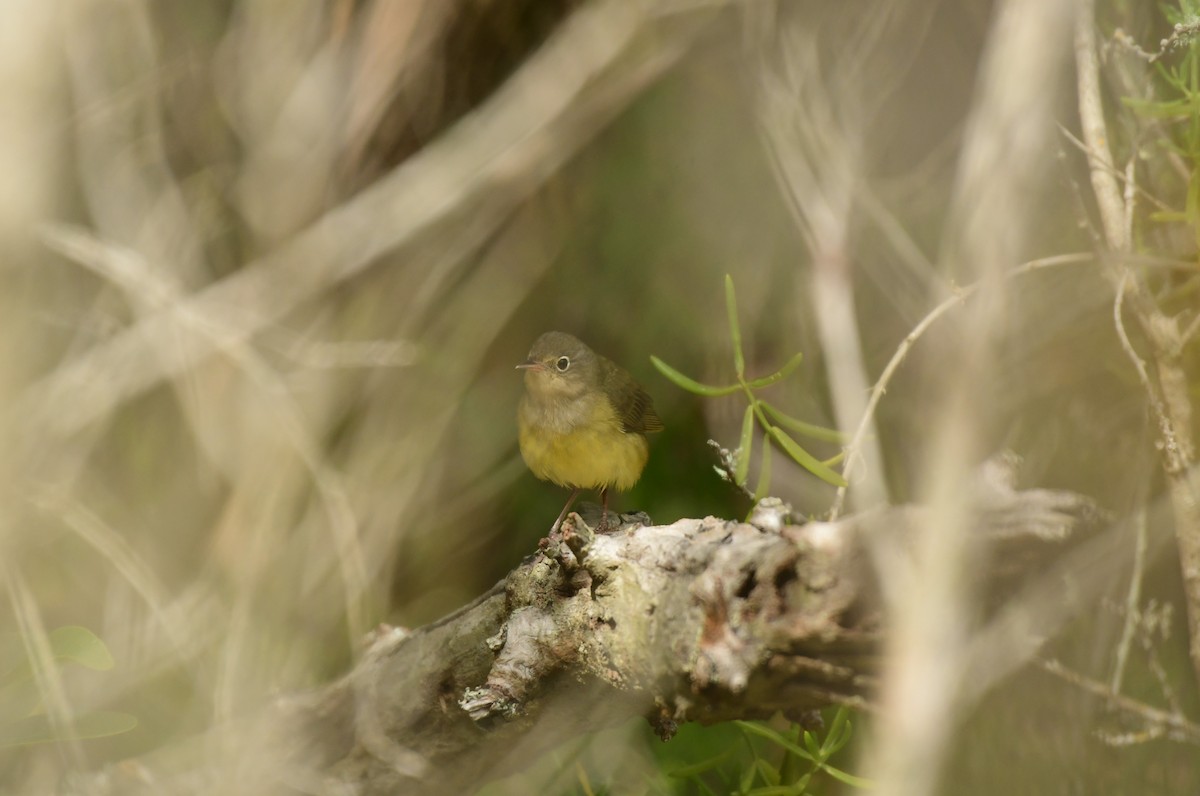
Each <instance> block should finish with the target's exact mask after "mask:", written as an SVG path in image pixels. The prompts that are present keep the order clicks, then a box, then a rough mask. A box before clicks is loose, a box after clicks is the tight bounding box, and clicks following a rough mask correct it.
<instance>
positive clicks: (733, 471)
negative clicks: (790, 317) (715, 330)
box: [650, 274, 846, 501]
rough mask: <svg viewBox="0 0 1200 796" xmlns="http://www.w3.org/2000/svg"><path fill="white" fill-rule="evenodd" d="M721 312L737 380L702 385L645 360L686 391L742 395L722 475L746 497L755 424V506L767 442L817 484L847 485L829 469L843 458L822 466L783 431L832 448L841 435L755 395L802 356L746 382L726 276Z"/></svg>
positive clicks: (763, 488) (765, 485) (766, 470)
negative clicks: (734, 441)
mask: <svg viewBox="0 0 1200 796" xmlns="http://www.w3.org/2000/svg"><path fill="white" fill-rule="evenodd" d="M725 309H726V312H727V314H728V316H729V334H730V337H731V339H732V340H733V369H734V374H735V376H736V379H737V381H736V383H734V384H728V385H721V386H712V385H709V384H702V383H701V382H698V381H696V380H695V379H693V378H691V377H690V376H686V375H684V374H683V373H681V372H679V371H678V370H676V369H675V368H673V367H671V366H670V365H668V364H667V363H666V362H663V361H662V360H661V359H659V358H658V357H655V356H652V357H650V361H651V362H652V363H654V367H655V368H657V369H658V372H659V373H661V374H662V375H664V376H666V377H667V378H668V379H670V380H671V381H672V382H674V383H675V384H676V385H677V386H679V387H681V388H683V389H685V390H687V391H688V392H692V393H695V394H697V395H703V396H706V397H709V398H716V397H720V396H723V395H733V394H734V393H737V392H741V393H743V394H744V395H745V396H746V401H747V405H746V412H745V414H744V415H743V417H742V433H741V437H740V438H739V440H738V447H737V448H736V449H735V450H734V451H733V452H732V453H730V454H728V455H723V458H724V459H727V460H726V461H723V462H722V464H723V466H724V469H723V470H722V475H724V476H726V477H727V478H729V480H731V481H733V482H734V483H735V484H737V485H738V486H739V487H741V488H743V489H745V490H746V491H747V492H750V490H749V488H748V487H747V485H746V482H747V480H748V479H749V475H750V456H751V454H752V449H753V447H754V425H755V422H756V421H757V423H758V425H759V426H760V427H761V428H762V430H763V432H764V433H765V437H764V444H763V447H762V452H761V454H760V456H761V463H760V467H759V473H758V484H757V485H756V486H755V488H754V490H753V492H752V494H753V497H754V499H755V500H756V501H757V500H761V499H762V498H764V497H766V496H767V494H768V493H769V491H770V488H771V448H772V445H771V443H774V445H776V446H778V447H779V448H780V450H782V451H783V452H784V453H786V454H787V455H788V456H790V457H791V458H792V460H793V461H795V462H796V463H797V464H799V465H800V466H801V467H803V468H804V469H805V470H808V471H809V472H810V473H812V474H813V475H815V476H817V477H818V478H820V479H821V480H822V481H825V482H826V483H828V484H832V485H834V486H838V487H843V486H846V480H845V479H844V478H842V476H841V474H840V473H838V472H837V471H836V470H834V469H833V466H835V465H836V464H838V463H839V462H840V461H841V459H842V456H843V454H838V455H837V456H835V457H833V458H831V459H828V460H825V461H822V460H820V459H818V458H817V457H815V456H813V455H812V454H811V453H809V452H808V451H807V450H805V449H804V448H803V447H802V446H801V445H800V443H798V442H796V440H795V438H794V437H792V436H791V434H789V433H788V432H789V431H790V432H793V433H795V434H799V435H801V436H805V437H809V438H811V439H815V440H818V441H821V442H832V443H840V442H844V439H843V437H842V435H841V434H839V433H838V432H837V431H834V430H833V429H828V428H823V427H821V426H816V425H813V424H811V423H805V422H804V421H802V420H798V419H796V418H794V417H791V416H790V415H788V414H787V413H785V412H784V411H783V410H781V409H779V408H778V407H776V406H772V405H771V404H769V403H767V402H766V401H764V400H763V399H762V398H760V397H759V396H758V395H757V394H756V393H757V391H758V390H761V389H763V388H765V387H770V386H771V385H772V384H775V383H777V382H780V381H782V380H783V379H785V378H787V377H788V376H790V375H791V374H792V373H793V372H794V371H795V370H796V368H798V367H800V362H801V360H802V359H803V355H802V354H796V355H795V356H793V357H792V358H791V359H789V360H788V361H787V363H786V364H785V365H784V366H783V367H781V368H780V369H779V370H777V371H775V372H774V373H772V374H770V375H768V376H763V377H761V378H757V379H747V378H746V357H745V354H744V353H743V352H742V330H741V326H740V325H739V323H738V315H737V296H736V295H735V293H734V290H733V279H732V278H731V277H730V276H729V275H728V274H726V275H725ZM723 454H724V451H723Z"/></svg>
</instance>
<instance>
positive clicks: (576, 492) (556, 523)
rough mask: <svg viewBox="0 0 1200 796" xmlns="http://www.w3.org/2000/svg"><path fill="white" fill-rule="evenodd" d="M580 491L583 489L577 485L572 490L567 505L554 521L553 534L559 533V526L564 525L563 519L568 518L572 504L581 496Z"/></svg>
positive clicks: (551, 532) (551, 533) (551, 530)
mask: <svg viewBox="0 0 1200 796" xmlns="http://www.w3.org/2000/svg"><path fill="white" fill-rule="evenodd" d="M580 491H581V489H580V488H578V487H577V488H576V489H575V490H574V491H573V492H571V496H570V497H569V498H567V505H565V506H563V508H562V511H560V512H559V513H558V519H557V520H555V521H554V525H553V526H552V527H551V528H550V535H551V536H553V535H554V534H556V533H558V529H559V527H561V526H562V523H563V519H564V518H566V516H567V512H568V511H570V509H571V504H572V503H574V502H575V498H577V497H579V493H580Z"/></svg>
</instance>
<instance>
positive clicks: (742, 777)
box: [669, 708, 873, 796]
mask: <svg viewBox="0 0 1200 796" xmlns="http://www.w3.org/2000/svg"><path fill="white" fill-rule="evenodd" d="M732 726H733V727H734V728H736V730H737V733H738V736H739V739H740V744H738V746H737V747H736V749H735V748H726V749H725V750H724V751H722V752H720V753H719V754H716V755H713V756H710V757H708V758H706V759H704V760H701V761H699V762H696V763H691V764H688V765H683V766H679V767H676V768H674V769H672V770H670V771H669V774H670V776H671V778H672V779H673V780H675V781H676V782H677V783H679V784H680V785H681V786H682V787H683V788H684V789H683V790H677V791H676V792H687V793H704V794H708V793H734V794H741V795H742V796H776V795H777V794H778V796H802V795H803V794H808V793H814V792H816V791H814V790H813V789H812V788H813V786H814V785H815V784H817V783H818V782H820V780H821V778H820V775H821V774H824V775H826V776H828V777H831V778H833V779H835V780H837V781H838V782H841V783H844V784H846V785H849V786H851V787H854V788H862V789H867V788H871V787H873V783H871V782H870V781H869V780H866V779H863V778H862V777H858V776H855V775H853V774H850V773H847V772H845V771H843V770H841V769H839V768H837V767H835V766H833V765H831V764H830V762H829V761H830V759H831V758H833V756H834V755H836V754H837V753H838V752H839V751H841V749H842V748H843V747H845V746H846V744H847V743H849V742H850V738H851V736H852V735H853V725H852V724H851V722H850V712H849V710H847V709H846V708H838V709H837V711H836V712H835V713H834V717H833V721H832V722H831V723H830V725H829V728H828V730H826V731H825V733H824V736H823V737H821V736H819V735H818V734H816V733H813V732H810V731H808V730H805V729H803V728H801V727H800V726H799V725H796V724H793V725H792V726H791V727H790V728H789V729H788V730H787V731H786V732H782V733H781V732H778V731H776V730H773V729H771V728H770V727H768V726H767V725H765V724H762V723H760V722H752V721H735V722H732ZM738 749H744V750H745V751H744V752H741V753H739V752H738V751H736V750H738Z"/></svg>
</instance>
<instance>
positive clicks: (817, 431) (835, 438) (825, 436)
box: [758, 401, 846, 445]
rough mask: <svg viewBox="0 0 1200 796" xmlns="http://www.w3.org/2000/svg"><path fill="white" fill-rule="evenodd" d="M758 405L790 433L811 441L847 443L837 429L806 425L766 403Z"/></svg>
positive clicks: (760, 402)
mask: <svg viewBox="0 0 1200 796" xmlns="http://www.w3.org/2000/svg"><path fill="white" fill-rule="evenodd" d="M758 405H759V406H761V407H762V408H763V410H764V411H765V412H766V413H767V414H768V415H770V416H771V419H772V420H774V421H775V422H776V423H778V424H779V425H781V426H783V427H784V428H786V429H787V430H788V431H795V432H796V433H797V434H802V435H803V436H805V437H808V438H809V439H815V440H819V441H821V442H832V443H835V444H839V445H844V444H845V443H846V435H845V434H843V433H842V432H840V431H838V430H837V429H833V428H825V427H824V426H815V425H813V424H812V423H805V422H804V421H803V420H797V419H796V418H794V417H792V416H791V415H788V414H784V413H783V412H782V411H780V410H779V409H776V408H775V407H774V406H772V405H771V404H769V403H767V402H766V401H759V402H758Z"/></svg>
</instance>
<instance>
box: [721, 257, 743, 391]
mask: <svg viewBox="0 0 1200 796" xmlns="http://www.w3.org/2000/svg"><path fill="white" fill-rule="evenodd" d="M725 312H726V313H728V315H729V336H730V337H731V338H732V339H733V368H734V370H735V371H736V372H737V376H738V378H739V379H740V378H742V377H743V376H744V375H746V358H745V356H743V355H742V329H741V327H740V326H739V325H738V316H737V296H735V295H734V292H733V277H731V276H730V275H729V274H725Z"/></svg>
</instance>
